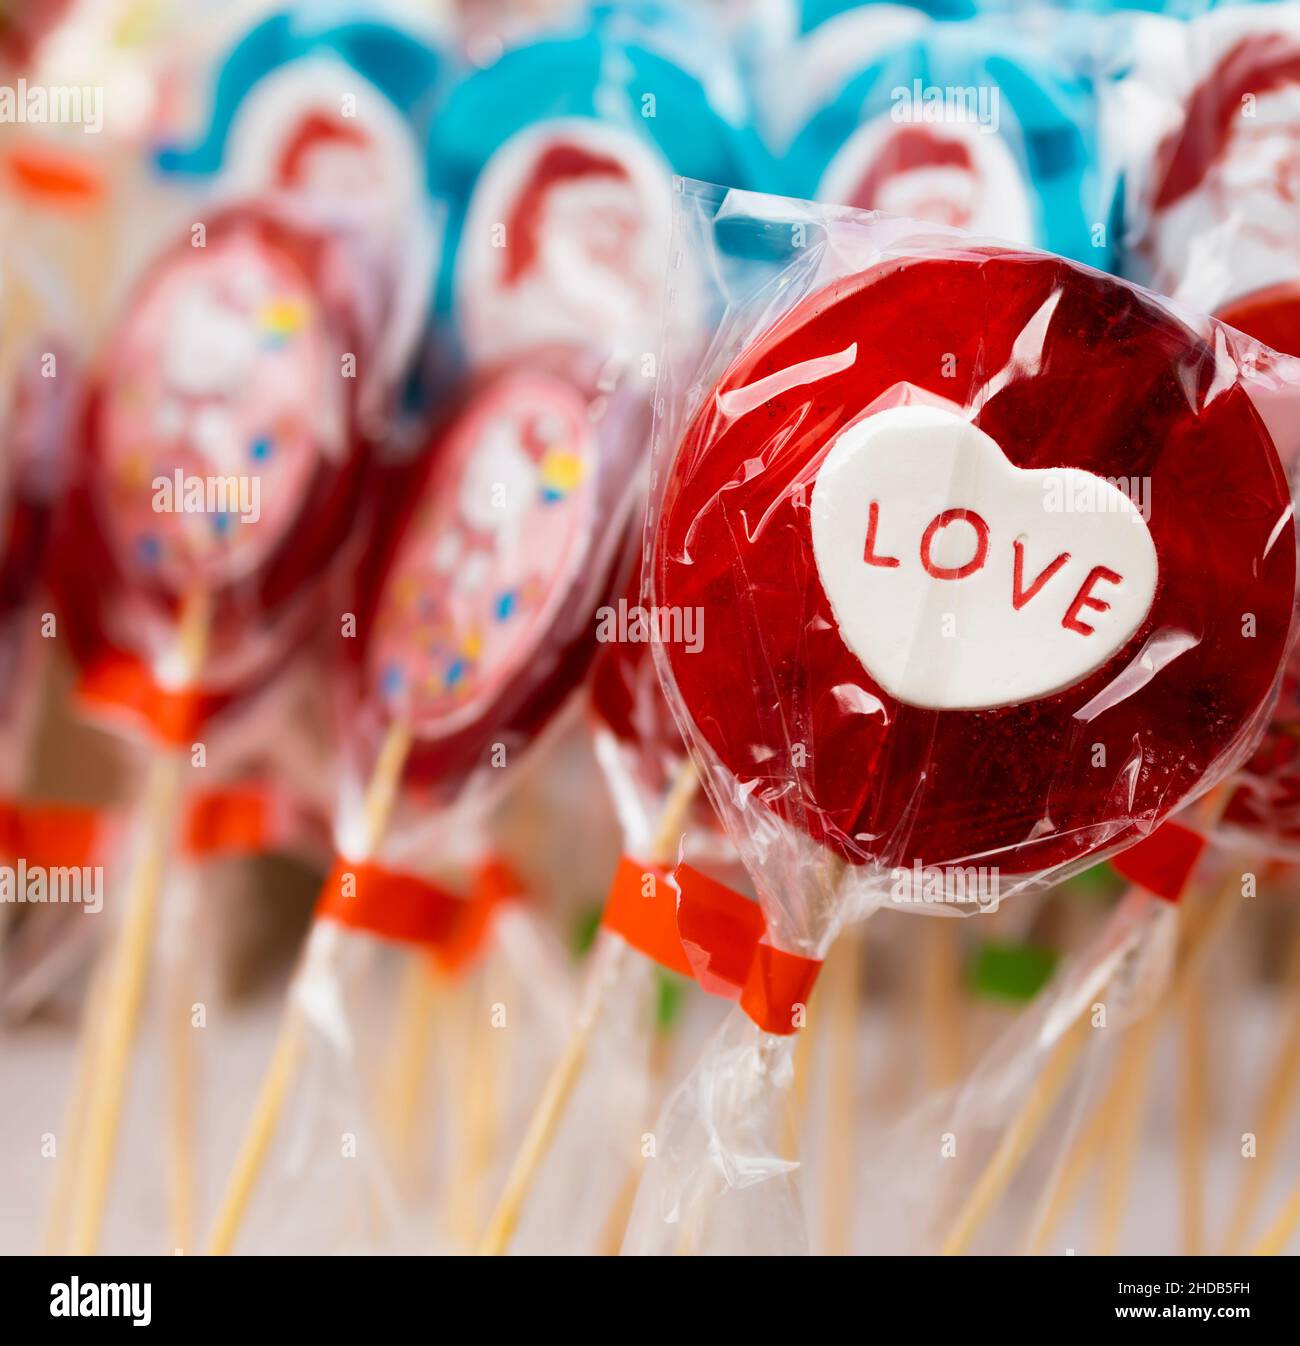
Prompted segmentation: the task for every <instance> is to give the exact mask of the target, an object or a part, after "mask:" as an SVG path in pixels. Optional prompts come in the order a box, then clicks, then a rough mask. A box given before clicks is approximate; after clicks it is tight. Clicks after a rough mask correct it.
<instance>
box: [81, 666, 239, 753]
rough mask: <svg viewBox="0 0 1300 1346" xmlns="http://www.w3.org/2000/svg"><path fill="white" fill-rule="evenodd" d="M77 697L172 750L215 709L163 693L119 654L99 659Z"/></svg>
mask: <svg viewBox="0 0 1300 1346" xmlns="http://www.w3.org/2000/svg"><path fill="white" fill-rule="evenodd" d="M77 696H78V697H79V699H80V700H81V701H83V702H84V703H85V704H86V705H87V706H88V707H89V708H91V709H93V710H100V711H106V712H108V713H110V714H119V715H120V714H123V713H125V714H126V715H127V716H129V717H130V718H131V719H132V720H134V721H136V722H137V723H138V724H139V725H140V727H141V728H144V729H146V730H147V731H148V732H149V733H151V734H152V735H153V736H154V737H155V738H157V739H159V740H161V741H162V742H163V743H165V744H167V745H168V746H170V747H173V748H188V747H189V746H190V744H192V743H193V742H194V740H195V738H196V737H197V735H198V734H199V733H200V731H201V730H202V728H203V724H204V722H205V721H206V720H207V718H208V716H209V715H210V714H211V713H212V711H213V709H214V708H215V705H216V701H215V699H214V698H212V697H207V696H204V695H202V694H201V693H198V692H169V691H166V690H164V689H163V688H161V687H159V686H158V684H157V683H156V682H155V681H154V679H153V677H152V675H151V674H150V672H149V670H148V668H147V667H146V665H145V664H144V663H143V662H142V661H141V660H139V659H137V658H135V657H134V656H133V655H129V654H123V653H121V652H120V651H111V652H107V653H105V654H103V655H101V656H100V658H99V659H98V660H97V661H96V662H95V663H93V664H91V665H90V666H89V667H87V668H86V669H85V671H84V672H83V673H82V675H81V678H80V681H79V682H78V684H77Z"/></svg>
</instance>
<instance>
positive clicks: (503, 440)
mask: <svg viewBox="0 0 1300 1346" xmlns="http://www.w3.org/2000/svg"><path fill="white" fill-rule="evenodd" d="M639 386H640V383H639V379H637V378H636V377H635V376H633V375H629V374H628V373H627V372H626V371H625V370H623V369H621V367H619V366H617V365H611V363H610V362H609V361H608V360H607V359H605V358H603V357H601V356H592V355H588V354H586V353H584V352H582V351H578V350H567V351H562V350H551V351H549V352H543V353H539V354H536V355H534V356H533V357H532V358H529V359H521V360H515V361H511V362H509V363H507V364H505V365H503V366H502V367H500V368H499V369H498V370H496V371H494V372H491V373H484V374H483V375H481V376H480V378H479V379H476V380H475V381H474V382H473V383H472V384H471V385H470V386H469V387H468V388H467V389H466V391H465V394H464V396H463V398H462V399H460V401H459V403H458V405H457V406H456V407H455V409H454V410H453V411H451V412H450V413H449V415H448V418H447V421H446V424H445V425H444V427H443V429H442V430H441V431H440V432H439V434H438V436H437V439H436V442H435V444H434V447H433V449H432V451H431V453H430V455H429V459H428V464H427V468H425V469H423V470H422V472H421V474H420V476H419V477H418V478H417V479H415V480H412V481H409V482H407V483H406V484H404V485H403V487H402V489H401V492H400V496H399V497H397V498H396V499H395V514H394V516H393V517H392V518H390V519H388V520H381V521H380V522H379V523H378V524H377V525H376V527H375V529H374V536H375V537H376V538H377V539H378V540H379V545H378V547H377V549H376V552H375V554H374V556H373V557H372V559H371V561H370V562H369V564H368V566H367V575H368V578H365V579H364V580H363V583H362V585H361V591H362V594H363V596H364V595H366V594H369V595H370V597H369V599H368V600H367V601H365V602H364V603H363V606H362V607H361V608H360V609H359V611H358V614H357V629H358V633H359V635H360V637H361V639H360V640H359V641H358V642H357V649H356V657H357V663H356V668H355V674H354V683H353V685H354V690H353V693H352V696H351V711H350V715H351V732H350V733H349V735H348V739H347V745H348V746H347V751H348V753H349V754H350V758H351V762H350V765H349V764H348V763H345V771H344V776H343V782H342V789H341V795H340V801H339V813H338V816H337V821H336V828H335V833H336V844H337V847H338V852H339V855H340V860H339V862H338V864H337V865H336V867H335V869H336V876H337V877H338V878H341V879H342V880H343V881H344V883H343V886H339V884H337V883H331V882H329V881H327V886H326V888H325V890H324V891H323V892H322V895H321V902H320V906H319V908H318V918H319V919H318V921H317V923H316V927H315V929H314V930H313V933H312V935H311V937H310V938H309V941H308V946H307V949H306V951H305V952H304V955H303V959H302V963H301V965H300V968H299V971H298V973H297V975H296V977H295V983H294V986H293V988H292V989H291V992H290V1000H289V1004H288V1007H287V1009H286V1013H285V1021H284V1026H283V1029H282V1032H281V1037H280V1045H279V1047H278V1048H277V1051H276V1054H275V1058H274V1060H273V1062H272V1065H271V1068H270V1070H269V1071H268V1074H267V1076H266V1079H265V1080H264V1082H263V1087H262V1091H261V1095H260V1097H259V1101H258V1104H257V1107H256V1109H255V1112H254V1116H253V1119H252V1121H251V1122H250V1126H249V1129H248V1132H247V1134H246V1136H245V1139H244V1143H243V1146H242V1147H241V1150H240V1154H239V1156H238V1157H237V1160H236V1163H235V1168H234V1171H233V1172H232V1175H231V1179H230V1183H229V1185H228V1187H227V1191H226V1195H225V1198H224V1200H223V1203H222V1207H221V1209H220V1211H219V1213H218V1216H217V1220H216V1222H215V1224H214V1227H213V1233H212V1236H211V1239H210V1247H211V1248H212V1250H213V1251H217V1252H224V1251H227V1250H228V1249H229V1248H230V1246H231V1244H232V1242H233V1240H234V1238H235V1236H236V1234H237V1232H238V1230H239V1228H240V1225H241V1222H242V1220H243V1214H244V1210H245V1207H246V1205H247V1201H248V1198H249V1196H250V1195H251V1192H252V1190H253V1187H254V1185H255V1183H256V1181H257V1178H258V1175H259V1173H260V1170H261V1168H262V1165H263V1162H264V1160H265V1156H266V1153H267V1150H268V1147H269V1145H270V1142H271V1139H272V1137H273V1135H274V1132H275V1130H276V1127H277V1125H278V1123H279V1118H280V1115H281V1113H282V1110H283V1107H284V1103H285V1100H286V1097H287V1094H288V1090H289V1087H290V1083H291V1080H292V1078H293V1076H294V1072H295V1069H296V1066H297V1062H298V1059H299V1057H300V1055H301V1051H302V1047H303V1042H304V1035H305V1031H306V1028H307V1027H308V1023H309V1019H310V1012H311V1005H310V991H311V988H312V987H318V986H319V985H320V984H321V982H322V980H329V979H332V978H333V967H334V965H335V963H336V961H337V960H338V958H339V957H340V956H341V949H340V938H341V934H340V932H342V931H344V930H348V929H350V930H352V931H354V932H360V933H368V934H370V935H372V936H375V935H378V936H380V937H381V938H382V937H384V936H385V935H387V936H389V937H390V938H391V937H392V936H393V934H394V933H396V932H395V931H394V930H392V929H390V928H388V927H389V925H390V917H391V915H392V913H391V910H389V911H386V910H385V908H384V904H383V903H382V902H381V901H375V900H369V899H367V900H364V901H363V900H362V898H361V897H358V896H356V895H355V894H356V893H359V892H361V890H360V888H359V887H358V886H357V884H356V882H355V881H354V882H353V883H352V884H351V885H350V886H349V885H347V883H346V880H347V877H348V876H349V875H352V876H353V878H354V880H355V870H356V867H357V866H359V865H367V864H369V863H370V862H375V866H376V867H378V868H379V869H380V870H383V871H385V872H387V873H392V872H393V871H394V870H396V871H397V872H402V871H406V872H409V871H410V869H411V868H412V867H413V864H412V861H411V859H410V858H409V849H410V848H408V858H407V859H405V860H403V859H402V858H401V857H400V856H399V857H397V858H396V859H395V860H394V861H393V862H391V867H390V865H387V864H386V863H385V856H384V855H383V854H382V853H381V847H382V846H384V844H385V842H386V841H387V840H388V837H389V832H390V827H396V828H400V825H401V823H402V819H401V817H400V816H398V815H397V814H395V809H396V808H397V807H398V806H399V805H401V804H402V803H403V795H404V794H405V795H406V796H407V801H406V807H407V808H408V809H412V808H413V809H415V810H417V811H418V812H419V813H420V814H422V815H423V816H424V817H425V819H428V818H430V817H432V818H433V819H434V821H436V823H437V824H438V828H437V837H438V838H439V845H440V846H441V847H442V848H443V849H444V851H445V848H446V847H447V845H448V841H449V839H450V840H451V842H452V846H453V850H452V853H453V854H460V855H464V854H465V853H466V852H468V853H469V857H470V860H471V863H472V862H473V861H475V860H478V859H480V858H481V855H475V849H476V846H479V845H481V843H480V842H479V841H478V840H477V839H478V838H480V837H481V836H482V831H483V827H484V822H485V820H486V818H487V817H488V816H489V815H490V814H491V812H492V811H494V810H495V809H496V808H497V807H498V805H499V802H500V798H501V794H502V791H503V790H504V789H506V787H507V783H508V782H510V781H512V780H513V779H514V777H513V776H512V774H511V771H510V770H508V769H507V768H514V767H516V766H517V765H518V764H520V762H521V760H522V759H525V758H526V757H527V756H528V755H529V754H530V752H531V750H532V748H533V746H534V745H535V744H536V743H537V742H538V740H539V738H540V737H541V736H542V734H543V732H544V731H545V730H546V728H547V727H548V726H549V725H551V724H552V723H553V722H554V721H555V718H556V716H557V715H558V713H559V712H560V711H561V710H562V709H563V708H564V707H565V705H566V704H568V703H569V702H570V701H571V699H572V696H573V693H574V692H575V691H576V690H577V688H578V687H580V686H581V685H582V682H583V679H584V677H585V673H586V670H587V668H588V667H589V665H590V662H591V659H592V657H593V655H594V654H595V650H596V613H597V610H598V609H599V608H600V607H601V606H602V605H603V604H605V603H607V602H608V601H609V599H610V597H611V596H612V595H613V594H615V593H616V592H617V588H616V585H617V582H618V569H619V560H620V558H621V556H622V555H623V551H624V548H625V546H626V538H627V530H628V527H629V520H630V518H631V517H632V508H633V502H634V499H635V492H636V481H637V477H638V465H639V463H640V461H641V458H642V454H643V451H644V445H645V443H646V435H647V422H646V414H647V408H646V405H645V402H644V400H643V398H642V396H641V395H640V393H639V392H638V388H639ZM358 763H366V764H368V765H367V766H366V767H364V768H363V769H362V770H360V771H358V770H357V764H358ZM366 781H368V784H365V785H364V788H363V786H362V782H366ZM393 839H394V840H398V839H399V838H397V837H394V838H393ZM418 845H419V847H420V848H428V847H429V845H430V836H429V833H428V831H427V830H426V831H425V832H424V833H423V835H422V836H420V837H419V841H418ZM432 859H433V862H434V865H435V866H438V865H441V867H442V869H443V873H444V874H445V873H446V871H447V865H446V861H447V859H448V855H447V854H445V853H439V851H438V850H434V851H433V853H432ZM336 888H338V891H335V889H336ZM409 942H410V943H411V944H413V945H415V946H416V947H418V946H419V945H420V944H431V943H433V942H435V939H434V937H433V936H432V935H431V936H430V937H428V938H425V939H414V940H411V941H409ZM412 968H413V971H414V973H415V974H416V976H417V978H418V977H424V976H427V975H428V973H429V968H428V965H427V963H424V962H422V961H421V960H416V961H415V962H414V963H413V964H412ZM413 1003H414V1005H415V1006H417V1007H419V1006H420V1005H421V1004H423V1007H424V1010H425V1012H427V1010H428V998H427V997H424V999H423V1001H421V999H420V998H419V997H415V998H414V1000H413ZM480 1064H482V1063H480Z"/></svg>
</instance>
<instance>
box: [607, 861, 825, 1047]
mask: <svg viewBox="0 0 1300 1346" xmlns="http://www.w3.org/2000/svg"><path fill="white" fill-rule="evenodd" d="M602 923H603V924H604V925H605V926H606V927H607V928H608V929H610V930H612V931H613V932H614V933H615V934H617V935H619V936H620V937H621V938H622V939H624V940H626V941H627V943H628V944H630V945H631V946H632V947H633V948H634V949H636V950H638V951H639V952H640V953H643V954H645V955H646V957H647V958H650V959H652V960H653V961H654V962H656V963H658V964H659V965H660V966H661V967H666V968H668V969H669V971H672V972H676V973H679V974H680V975H681V976H684V977H690V978H692V980H694V981H696V982H698V983H699V985H700V987H701V989H703V990H704V991H706V992H707V993H708V994H710V995H715V996H720V997H723V998H725V999H728V1000H736V1001H738V1002H739V1004H740V1007H741V1008H742V1009H743V1010H744V1011H745V1013H746V1014H748V1015H749V1017H750V1018H751V1019H753V1021H754V1022H755V1023H756V1024H757V1025H758V1026H759V1027H760V1028H761V1029H763V1031H764V1032H766V1033H773V1034H780V1035H788V1034H790V1033H795V1032H797V1031H798V1029H799V1028H800V1027H801V1026H802V1018H803V1016H802V1015H801V1014H800V1013H799V1010H800V1008H801V1007H802V1006H805V1005H806V1004H807V1002H808V996H809V995H810V994H811V992H812V987H813V983H814V982H815V981H816V980H817V974H818V972H819V971H820V970H821V964H820V962H818V961H817V960H816V959H812V958H803V957H801V956H799V955H798V954H790V953H786V952H784V951H783V950H781V949H777V948H775V947H774V946H773V945H771V944H768V943H766V942H765V938H766V935H767V923H766V921H765V920H764V918H763V912H762V908H761V907H760V906H759V905H758V903H757V902H753V901H751V900H750V899H749V898H747V897H744V896H743V895H742V894H740V893H737V892H735V891H734V890H733V889H731V888H728V887H727V886H726V885H725V884H722V883H719V882H718V881H717V880H716V879H712V878H710V877H709V876H708V875H707V874H702V873H700V871H699V870H697V869H693V868H692V867H691V866H690V865H680V866H678V868H677V869H676V870H674V871H673V874H672V878H671V879H670V878H669V874H668V872H667V871H666V870H663V869H659V868H656V867H654V866H650V865H642V864H640V863H638V862H637V861H635V860H632V859H630V858H629V857H628V856H624V857H623V858H622V859H621V860H620V861H619V863H618V868H617V869H616V870H615V871H614V878H613V881H612V883H611V884H610V889H609V895H608V897H607V899H606V902H605V913H604V916H603V917H602Z"/></svg>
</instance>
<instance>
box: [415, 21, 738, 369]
mask: <svg viewBox="0 0 1300 1346" xmlns="http://www.w3.org/2000/svg"><path fill="white" fill-rule="evenodd" d="M581 22H582V24H583V26H576V25H575V26H573V27H568V26H565V27H561V28H556V29H553V30H547V31H545V32H543V33H541V34H539V35H537V36H535V38H534V40H533V41H531V42H520V43H519V44H518V45H515V46H513V47H511V48H509V49H508V50H507V51H506V52H505V53H504V54H503V55H501V57H500V58H499V59H498V60H496V61H495V62H493V63H492V64H490V65H488V66H486V67H485V68H483V69H481V70H477V71H474V72H473V73H472V74H470V75H468V76H467V77H466V78H465V79H464V80H463V81H462V82H461V83H460V84H459V85H458V86H457V87H456V88H455V89H453V91H452V92H451V94H450V95H449V97H448V99H447V101H446V104H445V106H444V107H443V108H442V109H441V110H440V112H439V116H438V118H437V122H436V125H435V126H434V129H433V139H432V143H431V146H430V158H429V162H430V165H431V171H432V173H433V175H434V177H435V180H436V183H437V184H438V188H439V191H440V193H441V194H443V195H445V196H447V197H449V198H451V199H453V200H458V201H462V202H463V203H464V204H463V208H462V210H461V211H459V212H458V215H457V218H456V219H455V220H454V221H453V223H452V226H451V239H452V245H451V247H450V248H449V250H448V254H447V257H446V261H445V265H444V269H443V278H442V284H441V290H442V294H441V303H442V305H443V307H444V308H445V309H452V308H454V312H455V316H456V319H457V322H458V325H459V327H460V334H461V337H462V340H463V341H464V344H465V347H466V349H467V351H468V352H469V354H470V357H471V359H474V360H483V359H496V358H499V357H501V356H503V355H507V354H509V353H510V352H513V351H518V350H520V349H523V348H527V347H529V346H534V345H538V344H542V343H546V342H551V341H562V342H579V343H582V344H585V345H588V346H590V347H592V348H593V349H598V350H600V349H612V350H624V351H631V352H634V353H637V354H639V353H640V352H642V351H645V350H654V349H656V348H657V343H658V337H659V315H660V310H661V301H662V290H663V259H664V255H665V253H666V251H667V246H668V232H669V224H670V201H671V198H670V192H669V182H670V175H671V174H672V173H674V172H679V173H689V174H691V175H693V176H701V177H707V178H710V179H712V180H714V181H719V182H731V183H736V184H743V185H748V184H751V183H753V184H758V183H761V182H762V180H763V178H762V175H763V173H764V167H763V159H762V157H761V152H760V150H759V147H758V143H757V140H756V139H755V137H754V135H753V133H752V131H750V130H749V129H748V126H747V124H746V122H745V121H744V120H743V119H742V114H743V112H744V109H745V103H744V96H743V93H742V90H741V88H740V85H739V81H738V79H737V77H736V74H735V72H734V70H733V69H732V68H731V66H730V64H729V62H728V61H727V60H726V57H725V53H723V52H722V51H721V50H720V49H719V46H718V43H717V38H716V35H715V34H714V33H713V32H712V31H711V30H710V29H709V28H708V26H707V25H705V24H703V23H701V22H700V21H699V20H698V19H697V18H696V17H695V16H691V15H687V14H685V13H684V12H683V11H682V10H680V9H677V8H674V9H671V10H669V9H668V8H666V7H664V6H661V5H658V4H648V5H639V6H637V7H636V8H635V10H634V11H628V10H627V9H626V8H624V7H620V6H616V5H596V6H593V7H592V8H591V10H590V11H589V13H588V14H586V15H584V16H583V19H582V21H581Z"/></svg>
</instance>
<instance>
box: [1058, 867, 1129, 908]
mask: <svg viewBox="0 0 1300 1346" xmlns="http://www.w3.org/2000/svg"><path fill="white" fill-rule="evenodd" d="M1062 886H1063V887H1064V888H1065V890H1066V892H1068V893H1071V894H1074V895H1076V896H1078V897H1082V898H1085V899H1087V900H1089V901H1093V900H1096V901H1106V900H1108V899H1110V898H1114V897H1118V896H1119V895H1120V894H1121V893H1122V892H1123V891H1124V890H1125V888H1127V887H1128V884H1127V882H1126V881H1125V880H1124V879H1123V878H1122V877H1121V876H1120V875H1119V874H1117V873H1116V872H1115V871H1114V870H1113V869H1112V868H1111V867H1110V865H1108V864H1107V863H1106V862H1105V861H1104V860H1103V861H1102V862H1101V864H1099V865H1093V866H1091V868H1089V869H1085V870H1084V871H1083V872H1082V873H1081V874H1076V875H1075V876H1074V877H1073V878H1072V879H1067V880H1066V882H1065V883H1064V884H1063V885H1062Z"/></svg>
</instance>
